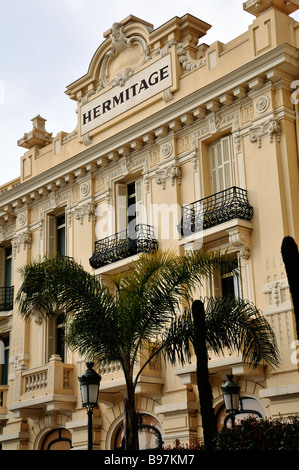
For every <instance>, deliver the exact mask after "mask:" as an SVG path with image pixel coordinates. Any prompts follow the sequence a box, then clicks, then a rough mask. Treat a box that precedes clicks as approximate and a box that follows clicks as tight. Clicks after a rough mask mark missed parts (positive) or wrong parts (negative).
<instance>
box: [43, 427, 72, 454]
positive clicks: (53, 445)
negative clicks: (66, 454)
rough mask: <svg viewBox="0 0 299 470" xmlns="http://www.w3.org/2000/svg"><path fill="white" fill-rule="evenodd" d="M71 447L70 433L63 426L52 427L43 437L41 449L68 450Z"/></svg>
mask: <svg viewBox="0 0 299 470" xmlns="http://www.w3.org/2000/svg"><path fill="white" fill-rule="evenodd" d="M71 448H72V435H71V433H70V431H68V430H67V429H64V428H58V429H53V430H52V431H50V432H48V434H46V436H45V437H44V439H43V441H42V444H41V450H70V449H71Z"/></svg>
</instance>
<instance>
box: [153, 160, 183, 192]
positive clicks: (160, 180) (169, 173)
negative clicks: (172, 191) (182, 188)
mask: <svg viewBox="0 0 299 470" xmlns="http://www.w3.org/2000/svg"><path fill="white" fill-rule="evenodd" d="M155 179H156V183H157V184H161V185H162V188H163V189H165V187H166V181H167V180H169V179H170V180H171V183H172V185H174V183H175V180H177V182H178V184H181V168H180V167H179V165H177V164H173V165H170V166H168V167H167V168H164V169H161V170H157V172H156V175H155Z"/></svg>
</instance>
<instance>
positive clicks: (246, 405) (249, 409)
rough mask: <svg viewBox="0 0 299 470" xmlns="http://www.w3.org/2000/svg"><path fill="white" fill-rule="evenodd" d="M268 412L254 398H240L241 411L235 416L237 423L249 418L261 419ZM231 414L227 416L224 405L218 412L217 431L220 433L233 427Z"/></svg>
mask: <svg viewBox="0 0 299 470" xmlns="http://www.w3.org/2000/svg"><path fill="white" fill-rule="evenodd" d="M266 415H267V414H266V410H265V408H264V407H263V405H262V404H261V403H260V402H259V401H258V400H256V399H255V398H252V397H240V406H239V411H238V412H237V413H236V414H235V423H236V424H238V421H241V420H242V419H244V418H248V417H249V416H257V417H259V418H265V417H266ZM231 418H232V416H231V414H227V413H226V411H225V407H224V405H222V406H221V407H220V408H219V410H218V412H217V429H218V431H220V430H221V429H222V428H223V427H230V426H231Z"/></svg>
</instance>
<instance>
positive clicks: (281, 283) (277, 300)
mask: <svg viewBox="0 0 299 470" xmlns="http://www.w3.org/2000/svg"><path fill="white" fill-rule="evenodd" d="M288 289H289V284H288V281H287V279H279V280H277V281H273V282H269V283H267V284H264V285H263V293H264V294H266V295H268V298H269V304H268V305H267V306H266V307H265V308H264V314H265V315H271V314H275V313H281V312H287V311H290V310H292V302H291V300H289V298H288V297H289V296H288Z"/></svg>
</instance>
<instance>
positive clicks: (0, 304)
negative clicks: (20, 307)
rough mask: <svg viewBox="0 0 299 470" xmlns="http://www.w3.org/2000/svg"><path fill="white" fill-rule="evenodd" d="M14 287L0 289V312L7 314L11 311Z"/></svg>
mask: <svg viewBox="0 0 299 470" xmlns="http://www.w3.org/2000/svg"><path fill="white" fill-rule="evenodd" d="M13 300H14V286H12V287H0V312H8V311H10V310H12V309H13Z"/></svg>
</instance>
